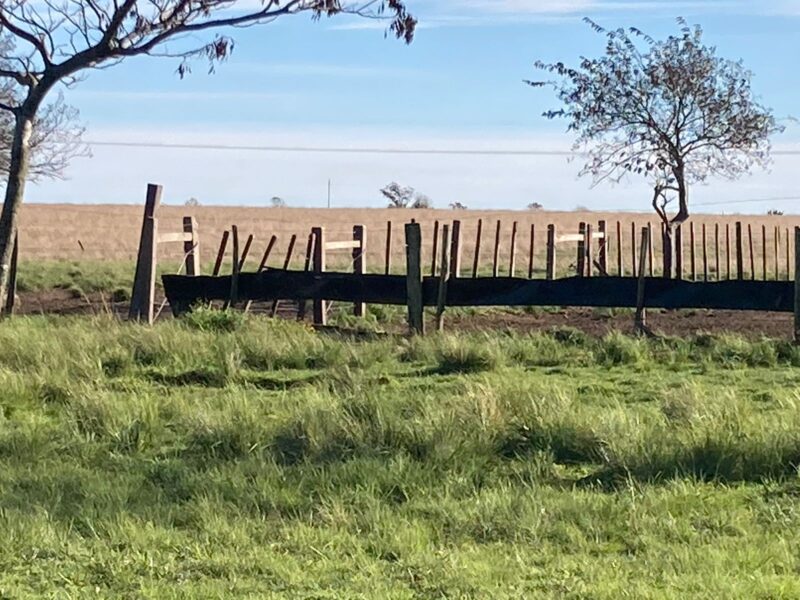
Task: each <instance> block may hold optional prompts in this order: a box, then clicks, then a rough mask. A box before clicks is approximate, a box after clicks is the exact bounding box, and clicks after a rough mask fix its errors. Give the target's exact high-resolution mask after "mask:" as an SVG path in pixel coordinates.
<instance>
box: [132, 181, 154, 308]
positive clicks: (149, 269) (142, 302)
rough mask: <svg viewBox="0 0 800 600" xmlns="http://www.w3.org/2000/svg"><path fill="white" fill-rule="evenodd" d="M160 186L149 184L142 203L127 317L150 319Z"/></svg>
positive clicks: (152, 300) (152, 301)
mask: <svg viewBox="0 0 800 600" xmlns="http://www.w3.org/2000/svg"><path fill="white" fill-rule="evenodd" d="M161 194H162V187H161V186H160V185H155V184H152V183H151V184H149V185H148V186H147V199H146V201H145V204H144V217H143V219H142V233H141V235H140V236H139V253H138V255H137V258H136V275H135V276H134V279H133V291H132V292H131V306H130V310H129V311H128V319H130V320H131V321H146V322H147V323H148V324H151V323H152V322H153V303H154V302H155V290H156V261H157V256H156V247H157V245H158V221H157V219H156V216H155V215H156V209H157V208H158V206H159V204H161Z"/></svg>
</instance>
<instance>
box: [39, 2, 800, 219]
mask: <svg viewBox="0 0 800 600" xmlns="http://www.w3.org/2000/svg"><path fill="white" fill-rule="evenodd" d="M408 4H409V7H410V8H411V9H412V11H413V12H414V13H415V14H416V15H417V16H418V17H419V19H420V28H419V31H418V35H417V39H416V41H415V42H414V43H413V44H412V45H411V46H405V45H403V44H402V43H400V42H398V41H395V40H392V39H384V35H383V27H384V24H383V23H380V22H376V21H371V20H359V19H353V18H342V17H339V18H334V19H323V20H321V21H319V22H312V21H311V20H310V19H309V18H308V17H307V16H304V15H300V16H296V17H291V18H287V19H284V20H281V21H278V22H275V23H273V24H271V25H267V26H264V27H259V28H251V29H246V30H240V31H236V32H234V34H235V38H236V41H237V45H236V49H235V52H234V54H233V56H232V58H231V59H230V60H229V61H228V62H227V63H225V64H222V65H220V66H219V67H218V69H217V72H216V73H215V74H213V75H208V74H206V69H205V66H204V65H203V64H201V63H198V64H197V65H196V66H195V69H194V73H193V74H192V75H191V76H189V77H188V78H187V79H185V80H182V81H181V80H180V79H178V77H177V76H176V75H175V67H176V64H175V63H174V62H173V61H170V60H169V59H153V58H144V59H136V60H132V61H129V62H127V63H124V64H121V65H119V66H116V67H114V68H112V69H108V70H104V71H98V72H93V73H91V74H90V75H89V77H88V78H87V79H86V80H85V81H83V82H81V83H80V84H79V85H78V86H76V87H75V88H74V89H71V90H68V91H67V92H66V95H67V99H68V101H69V102H70V103H72V104H74V105H75V106H76V107H78V108H79V109H80V110H81V113H82V118H83V120H84V121H85V122H86V125H87V138H88V139H89V140H92V141H98V142H102V141H105V142H108V141H124V142H146V143H151V142H154V143H168V144H188V145H191V144H201V145H223V146H239V147H241V146H256V147H263V146H302V147H388V148H436V149H459V150H464V149H469V150H495V149H509V150H528V149H530V150H559V151H563V150H567V149H568V148H569V146H570V143H571V140H570V138H569V137H568V136H566V135H565V134H564V133H563V130H564V124H563V123H561V122H549V121H547V120H545V119H543V118H542V117H541V112H542V111H543V110H544V109H546V108H550V107H553V106H554V102H553V101H552V97H551V95H550V94H549V93H548V92H547V91H544V90H534V89H532V88H529V87H527V86H526V85H524V84H523V83H522V80H523V79H525V78H527V77H536V72H535V71H534V70H533V68H532V64H533V62H534V61H535V60H537V59H541V60H544V61H553V60H563V61H564V62H567V63H569V62H576V61H577V60H578V58H579V57H580V55H582V54H587V55H593V54H597V53H599V52H601V51H602V48H603V38H602V37H601V36H598V35H597V34H594V33H593V32H592V31H591V30H590V29H589V28H588V27H587V26H586V25H585V24H583V23H582V22H581V19H582V18H583V17H584V16H589V17H591V18H593V19H595V20H597V21H598V22H599V23H601V24H602V25H604V26H607V27H615V26H629V25H636V26H638V27H640V28H642V29H644V30H645V31H647V32H648V33H650V34H651V35H653V36H654V37H659V36H663V35H667V34H669V33H671V32H674V31H675V30H676V25H675V17H676V16H679V15H683V16H685V17H686V18H687V19H688V20H689V21H690V22H691V23H699V24H701V25H702V26H703V27H704V29H705V31H706V40H707V41H708V42H709V43H711V44H714V45H716V46H717V47H718V50H719V53H720V54H721V55H723V56H726V57H729V58H735V59H738V58H742V59H743V60H744V62H745V65H746V66H747V67H748V68H750V69H751V70H752V71H753V72H754V73H755V78H754V88H755V90H756V91H757V93H758V95H759V96H760V97H761V99H762V101H763V102H764V103H765V104H766V105H768V106H770V107H772V108H773V109H774V111H775V114H776V116H778V117H786V116H789V115H795V116H800V106H799V104H800V103H798V95H799V94H800V68H798V67H797V64H796V60H797V57H798V56H800V35H798V32H800V0H761V1H753V0H746V1H742V0H702V1H692V0H680V1H655V0H650V1H635V0H632V1H622V0H619V1H605V0H409V1H408ZM774 145H775V149H776V150H778V151H792V150H794V149H798V150H800V127H798V126H797V125H794V124H791V123H790V124H788V128H787V131H786V133H785V134H783V135H782V136H780V137H776V138H775V140H774ZM579 167H580V165H579V163H577V162H575V161H572V162H570V161H568V159H567V158H566V157H564V156H560V155H556V156H430V155H401V156H397V155H385V154H381V155H375V154H321V153H289V152H265V151H255V150H253V151H245V150H191V149H177V148H162V149H141V148H119V147H108V146H97V147H95V148H94V149H93V157H92V158H87V159H80V160H77V161H75V163H74V164H73V166H72V167H71V169H70V171H69V173H68V175H69V180H67V181H59V182H44V183H41V184H39V185H36V186H34V187H33V188H32V189H31V191H30V194H29V197H30V199H31V200H32V201H40V202H46V201H50V202H128V203H130V202H139V201H140V200H141V196H142V191H143V189H144V186H145V184H146V183H147V182H148V181H157V182H159V183H162V184H164V185H165V188H166V200H167V201H168V202H173V203H181V202H183V201H184V200H186V199H187V198H188V197H190V196H194V197H197V198H199V199H200V201H201V203H203V204H255V205H259V204H266V202H267V201H268V200H269V198H270V197H272V196H273V195H280V196H282V197H284V198H285V199H286V200H287V201H288V203H289V204H290V205H298V206H322V205H324V203H325V195H326V190H327V181H328V179H329V178H330V179H331V180H332V182H333V203H334V205H348V206H354V205H355V206H380V205H381V204H382V202H381V198H380V195H379V194H378V188H380V187H381V186H382V185H384V184H385V183H388V182H389V181H392V180H397V181H399V182H400V183H403V184H405V185H412V186H414V187H416V188H417V189H419V190H420V191H422V192H425V193H426V194H428V195H429V196H431V197H432V198H433V200H434V202H435V204H437V205H439V206H447V204H448V203H449V202H451V201H454V200H459V201H461V202H463V203H464V204H467V205H468V206H470V207H471V208H522V207H524V206H525V205H526V204H528V203H529V202H531V201H534V200H535V201H538V202H541V203H542V204H544V205H545V206H546V207H548V208H553V209H565V210H569V209H572V208H574V207H575V206H578V205H582V206H587V207H589V208H593V209H598V210H602V209H616V208H623V209H634V208H646V207H647V197H648V193H647V188H646V186H645V185H643V184H642V183H641V182H639V181H638V180H632V181H631V182H630V183H628V184H624V185H620V186H616V187H612V186H607V185H606V186H600V187H597V188H593V189H592V188H591V187H590V184H591V182H590V181H589V180H578V179H577V177H576V176H577V172H578V170H579ZM798 167H800V155H791V154H789V155H777V156H776V157H775V163H774V165H773V167H772V169H771V172H770V173H758V174H755V175H754V176H752V177H746V178H744V179H742V180H740V181H738V182H734V183H731V182H724V181H711V182H709V185H707V186H703V187H698V188H697V189H696V190H695V191H694V195H693V199H694V201H695V202H696V203H697V204H698V206H699V205H701V204H702V205H703V206H704V207H705V208H703V210H707V211H725V212H734V211H741V212H747V211H752V212H764V211H765V210H766V209H767V208H781V209H785V210H787V212H788V211H791V210H792V208H793V206H795V205H797V206H800V203H798V202H797V201H791V200H784V201H779V200H775V201H770V202H746V201H748V200H750V199H768V198H777V197H789V196H800V189H798V186H797V185H796V184H795V182H794V174H795V172H796V171H797V169H798ZM721 202H730V204H727V205H725V204H717V203H721ZM799 212H800V211H799Z"/></svg>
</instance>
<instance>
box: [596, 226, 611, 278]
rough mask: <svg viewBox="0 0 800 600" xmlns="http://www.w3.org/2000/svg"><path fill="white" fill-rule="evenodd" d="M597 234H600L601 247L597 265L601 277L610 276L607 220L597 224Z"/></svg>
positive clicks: (598, 251)
mask: <svg viewBox="0 0 800 600" xmlns="http://www.w3.org/2000/svg"><path fill="white" fill-rule="evenodd" d="M597 233H599V234H600V245H599V246H598V250H597V265H598V267H600V274H601V275H604V276H605V275H608V238H607V236H608V233H607V232H606V222H605V219H601V220H600V221H598V222H597Z"/></svg>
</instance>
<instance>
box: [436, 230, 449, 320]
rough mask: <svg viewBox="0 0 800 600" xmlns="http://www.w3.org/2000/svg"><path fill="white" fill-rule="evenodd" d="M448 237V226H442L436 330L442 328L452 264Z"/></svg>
mask: <svg viewBox="0 0 800 600" xmlns="http://www.w3.org/2000/svg"><path fill="white" fill-rule="evenodd" d="M451 244H452V240H451V238H450V227H449V226H448V225H446V224H445V225H444V226H443V227H442V272H441V273H440V274H439V289H438V291H437V295H436V331H443V330H444V309H445V305H446V303H447V282H448V280H449V279H450V267H451V266H452V262H451V260H450V259H451V257H450V248H451V247H452V245H451Z"/></svg>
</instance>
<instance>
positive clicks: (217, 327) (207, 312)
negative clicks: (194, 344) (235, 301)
mask: <svg viewBox="0 0 800 600" xmlns="http://www.w3.org/2000/svg"><path fill="white" fill-rule="evenodd" d="M245 319H246V317H245V315H244V313H242V312H239V311H235V310H218V309H215V308H208V307H205V306H197V307H195V308H194V309H193V310H192V311H190V312H188V313H186V314H185V315H183V317H182V318H181V320H182V321H183V322H184V323H185V324H186V326H187V327H190V328H192V329H197V330H199V331H210V332H215V333H226V332H227V333H230V332H233V331H238V330H239V329H241V328H242V326H243V325H244V323H245Z"/></svg>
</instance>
